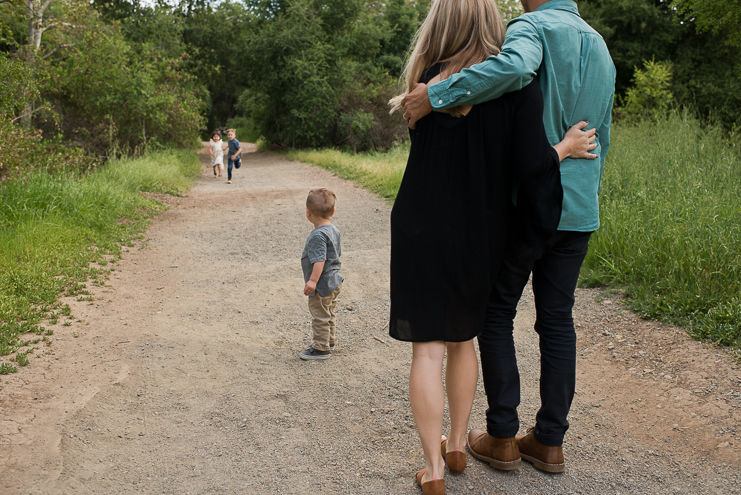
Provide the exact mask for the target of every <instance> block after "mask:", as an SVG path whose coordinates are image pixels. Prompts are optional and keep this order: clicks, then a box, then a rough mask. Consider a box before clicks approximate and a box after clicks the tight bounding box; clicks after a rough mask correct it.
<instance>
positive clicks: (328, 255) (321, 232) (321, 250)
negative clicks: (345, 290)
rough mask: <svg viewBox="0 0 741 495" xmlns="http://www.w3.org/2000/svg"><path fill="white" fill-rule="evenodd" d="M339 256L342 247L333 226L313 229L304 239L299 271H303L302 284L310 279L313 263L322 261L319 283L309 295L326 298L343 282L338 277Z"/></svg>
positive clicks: (339, 276) (328, 225)
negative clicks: (304, 244)
mask: <svg viewBox="0 0 741 495" xmlns="http://www.w3.org/2000/svg"><path fill="white" fill-rule="evenodd" d="M340 255H342V246H341V244H340V231H339V230H337V227H335V226H334V225H332V224H331V223H330V224H327V225H320V226H319V227H317V228H315V229H314V230H312V231H311V233H310V234H309V237H307V238H306V246H305V247H304V252H303V253H301V269H302V270H303V271H304V283H306V282H308V281H309V278H311V271H312V270H313V268H314V263H318V262H321V261H324V262H325V263H324V269H323V270H322V275H321V276H320V277H319V281H318V282H317V284H316V290H315V291H314V292H313V293H311V294H310V295H312V296H315V295H317V294H319V295H320V296H326V295H327V294H330V293H331V292H333V291H334V290H335V289H336V288H337V287H338V286H339V285H340V284H341V283H342V281H343V280H345V279H344V278H343V277H342V275H340V267H341V266H342V263H340Z"/></svg>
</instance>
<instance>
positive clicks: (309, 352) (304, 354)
mask: <svg viewBox="0 0 741 495" xmlns="http://www.w3.org/2000/svg"><path fill="white" fill-rule="evenodd" d="M331 356H332V352H331V351H317V350H316V349H314V347H313V346H309V347H307V348H306V349H304V350H303V351H301V353H300V354H299V355H298V357H300V358H301V359H303V360H305V361H306V360H309V359H329V358H330V357H331Z"/></svg>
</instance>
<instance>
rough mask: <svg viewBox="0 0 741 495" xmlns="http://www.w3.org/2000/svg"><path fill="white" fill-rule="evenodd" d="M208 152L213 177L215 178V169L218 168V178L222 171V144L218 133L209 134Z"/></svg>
mask: <svg viewBox="0 0 741 495" xmlns="http://www.w3.org/2000/svg"><path fill="white" fill-rule="evenodd" d="M208 152H209V153H211V166H212V167H213V168H214V177H216V167H218V168H219V177H221V172H222V171H223V170H224V143H223V142H222V141H221V134H220V133H219V131H214V133H213V134H211V142H210V143H209V148H208Z"/></svg>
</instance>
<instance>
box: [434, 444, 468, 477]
mask: <svg viewBox="0 0 741 495" xmlns="http://www.w3.org/2000/svg"><path fill="white" fill-rule="evenodd" d="M447 443H448V439H447V438H443V440H442V442H441V443H440V453H441V454H442V455H443V459H445V464H447V465H448V469H450V473H451V474H461V473H462V472H463V470H464V469H466V453H465V452H461V451H460V450H451V451H450V452H445V447H446V446H447Z"/></svg>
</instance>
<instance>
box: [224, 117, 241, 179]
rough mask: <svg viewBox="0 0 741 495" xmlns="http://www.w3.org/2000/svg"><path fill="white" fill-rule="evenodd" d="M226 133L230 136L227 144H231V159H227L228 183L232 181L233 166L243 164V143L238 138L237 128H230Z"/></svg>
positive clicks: (236, 166)
mask: <svg viewBox="0 0 741 495" xmlns="http://www.w3.org/2000/svg"><path fill="white" fill-rule="evenodd" d="M226 135H227V137H228V138H229V141H227V145H229V156H228V158H229V160H228V161H227V168H226V172H227V181H226V183H227V184H231V183H232V167H235V168H239V167H241V166H242V145H241V144H240V143H239V141H238V140H237V131H236V129H229V130H228V131H226Z"/></svg>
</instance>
